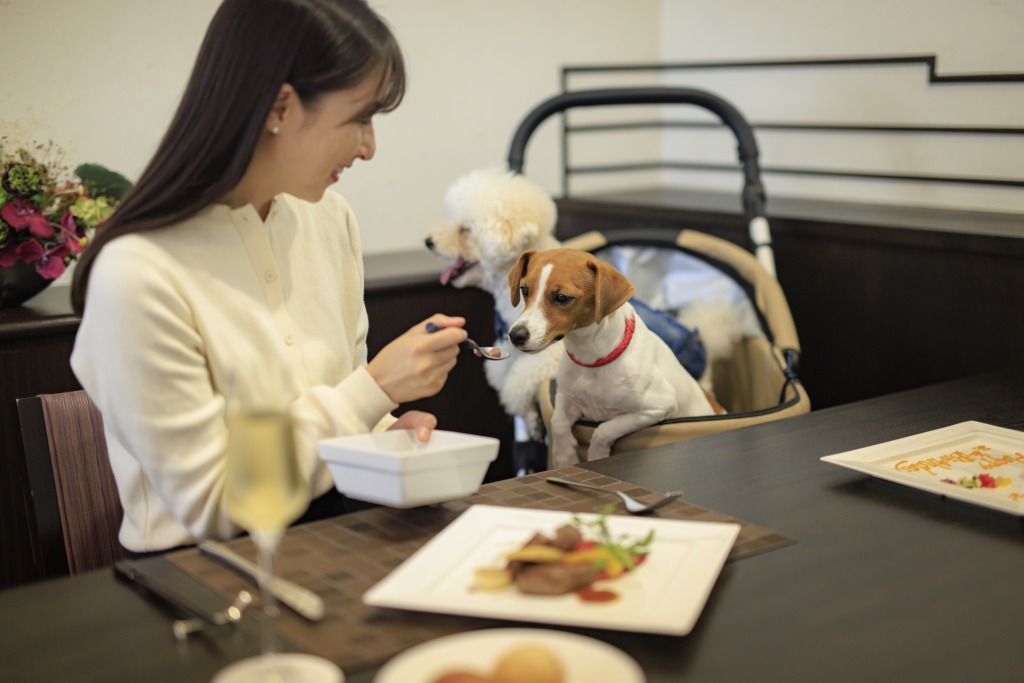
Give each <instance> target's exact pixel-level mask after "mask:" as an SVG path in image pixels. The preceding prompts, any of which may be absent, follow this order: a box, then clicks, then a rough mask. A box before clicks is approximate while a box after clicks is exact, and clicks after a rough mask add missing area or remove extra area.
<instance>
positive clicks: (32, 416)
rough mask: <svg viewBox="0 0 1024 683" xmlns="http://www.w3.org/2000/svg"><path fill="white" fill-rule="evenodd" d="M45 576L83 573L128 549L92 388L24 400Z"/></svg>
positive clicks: (21, 408) (27, 451)
mask: <svg viewBox="0 0 1024 683" xmlns="http://www.w3.org/2000/svg"><path fill="white" fill-rule="evenodd" d="M18 414H19V418H20V421H21V431H22V437H23V441H24V444H25V457H26V461H27V463H26V464H27V466H28V473H29V483H30V485H31V488H32V505H33V508H34V511H35V516H36V525H37V529H38V532H39V539H40V546H41V551H42V564H43V567H42V569H43V575H44V576H47V577H50V576H57V575H61V574H66V573H71V574H78V573H81V572H86V571H89V570H92V569H99V568H102V567H107V566H110V565H112V564H113V563H114V561H116V560H118V559H122V558H124V557H127V556H128V551H127V550H125V549H124V547H123V546H121V544H120V542H119V541H118V539H117V535H118V530H119V529H120V526H121V519H122V517H123V516H124V510H123V508H122V507H121V502H120V499H119V498H118V495H117V486H116V485H115V483H114V474H113V472H112V471H111V469H110V461H109V460H108V459H107V444H106V441H105V439H104V435H103V421H102V418H101V416H100V413H99V410H97V408H96V406H95V405H93V403H92V401H91V400H89V397H88V396H86V394H85V392H84V391H72V392H66V393H62V394H41V395H39V396H33V397H30V398H22V399H18Z"/></svg>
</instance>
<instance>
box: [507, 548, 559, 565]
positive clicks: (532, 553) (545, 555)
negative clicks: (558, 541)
mask: <svg viewBox="0 0 1024 683" xmlns="http://www.w3.org/2000/svg"><path fill="white" fill-rule="evenodd" d="M564 556H565V552H564V551H562V550H559V549H558V548H555V547H553V546H550V545H528V546H524V547H522V548H520V549H519V550H517V551H515V552H513V553H509V554H508V555H507V556H506V558H505V559H507V560H508V561H509V562H538V563H544V562H559V561H561V559H562V557H564Z"/></svg>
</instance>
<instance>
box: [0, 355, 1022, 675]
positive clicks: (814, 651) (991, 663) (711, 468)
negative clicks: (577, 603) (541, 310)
mask: <svg viewBox="0 0 1024 683" xmlns="http://www.w3.org/2000/svg"><path fill="white" fill-rule="evenodd" d="M812 397H813V392H812ZM966 421H977V422H982V423H986V424H989V425H994V426H997V427H1002V428H1009V429H1012V430H1024V368H1008V369H1006V370H1003V371H1000V372H994V373H989V374H984V375H977V376H971V377H963V378H959V379H953V380H950V381H946V382H942V383H939V384H935V385H931V386H925V387H920V388H916V389H911V390H908V391H903V392H900V393H895V394H891V395H886V396H881V397H876V398H871V399H868V400H864V401H859V402H856V403H850V404H846V405H841V406H835V407H830V408H826V409H822V410H812V411H811V412H809V413H807V414H805V415H801V416H796V417H791V418H787V419H783V420H777V421H767V422H763V423H761V424H757V425H753V426H748V427H744V428H741V429H735V430H732V431H726V432H721V433H718V434H713V435H709V436H703V437H700V438H695V439H691V440H688V441H682V442H678V443H673V444H667V445H662V446H657V447H652V448H649V449H646V450H643V451H638V452H633V453H626V454H621V455H616V456H613V457H610V458H607V459H604V460H600V461H596V462H586V463H581V464H579V465H577V466H573V467H570V468H563V469H562V470H557V471H555V472H538V473H534V474H531V475H529V476H525V477H518V478H514V479H509V480H504V481H500V482H494V483H491V484H486V485H484V486H483V487H482V488H481V489H480V491H479V492H478V493H477V494H475V496H474V497H471V498H470V499H468V500H466V501H455V502H453V503H446V504H442V505H436V506H428V507H425V508H415V509H408V510H397V509H387V508H370V509H367V510H363V511H360V512H355V513H351V514H348V515H344V516H342V517H338V518H331V519H326V520H320V521H316V522H311V523H308V524H305V525H302V526H297V527H293V528H291V529H289V530H288V533H287V534H286V536H285V541H284V543H283V545H282V548H281V551H280V558H279V560H278V562H277V565H276V568H277V569H279V572H280V573H281V574H282V575H284V576H286V577H287V578H290V579H293V580H295V581H296V582H299V583H304V584H305V585H307V587H310V588H313V589H314V590H316V591H317V592H319V593H321V595H322V596H323V597H324V600H325V603H326V605H327V617H326V618H325V619H324V620H323V621H321V622H318V623H313V622H306V621H305V620H302V619H300V618H298V617H297V616H296V615H293V614H287V615H286V613H287V612H288V610H282V613H281V617H282V618H281V637H282V646H283V647H284V649H291V650H299V651H309V652H313V653H315V654H319V655H321V656H326V657H328V658H331V659H334V660H335V661H336V662H337V663H339V665H341V667H342V668H343V669H344V671H345V675H346V681H347V683H372V682H373V681H374V680H375V677H376V676H377V672H378V671H379V670H380V668H381V666H382V665H384V664H385V663H386V662H387V661H389V660H390V659H391V658H392V657H395V656H398V655H400V654H401V653H402V652H404V651H407V650H408V649H409V648H410V647H413V646H415V645H417V644H419V643H423V642H430V641H431V640H433V639H437V638H441V637H444V636H446V635H451V634H457V633H465V632H469V631H473V630H476V629H482V628H491V627H510V626H522V627H529V628H539V629H551V630H553V631H554V630H557V631H563V632H569V633H575V634H581V635H585V636H589V637H591V638H595V639H598V640H601V641H604V642H605V643H608V644H610V645H612V646H614V647H615V648H618V649H619V650H621V651H622V652H624V653H626V654H627V655H628V656H630V657H632V658H633V659H634V660H635V661H636V662H637V663H638V664H639V666H640V667H641V669H642V670H643V674H644V676H645V677H646V681H647V683H669V682H673V683H675V682H677V681H691V682H693V683H737V682H751V681H757V682H772V681H779V682H783V681H785V682H787V683H792V682H804V681H807V682H815V683H817V682H819V681H830V682H843V681H850V682H858V683H861V682H864V681H914V682H916V681H929V682H945V681H949V682H959V681H985V682H986V683H994V682H1000V681H1006V682H1016V683H1019V682H1020V681H1024V644H1022V643H1024V641H1022V638H1021V635H1020V634H1019V633H1018V632H1017V631H1016V630H1015V629H1016V627H1017V626H1019V625H1021V624H1022V622H1024V518H1022V516H1021V515H1022V514H1024V512H1022V511H1021V510H1017V511H1008V510H1001V509H994V508H992V507H987V506H983V505H978V504H975V503H972V502H967V501H964V500H959V499H957V498H956V497H953V496H946V495H940V494H938V493H936V492H934V491H930V490H924V489H921V488H917V487H913V486H908V485H904V484H902V483H897V482H894V481H889V480H886V479H884V478H881V477H876V476H871V475H869V474H866V473H863V472H859V471H855V470H852V469H849V468H846V467H841V466H838V465H837V464H835V463H833V462H826V461H823V460H822V457H823V456H828V455H832V454H836V453H843V452H848V451H851V450H854V449H861V448H865V447H869V446H874V445H877V444H882V443H885V442H889V441H892V440H895V439H900V438H903V437H909V436H913V435H916V434H921V433H924V432H928V431H931V430H935V429H939V428H942V427H947V426H950V425H956V424H959V423H963V422H966ZM1020 443H1021V449H1022V450H1024V432H1022V433H1021V434H1020ZM548 474H558V475H559V476H563V475H568V476H570V477H576V478H579V479H581V480H584V479H586V480H590V481H598V482H604V483H607V484H609V485H612V486H615V487H618V488H619V489H620V490H624V491H629V492H632V493H635V494H636V495H637V496H638V497H641V498H644V499H646V500H654V499H656V498H657V497H659V496H660V494H661V492H664V491H667V490H676V489H678V490H682V491H683V495H682V497H681V498H680V499H679V500H678V501H674V502H673V503H672V504H670V505H667V506H665V507H664V508H662V509H660V510H659V511H658V512H657V513H655V514H656V515H657V517H658V518H666V519H688V520H693V521H708V522H715V521H734V522H737V523H740V524H741V525H742V530H741V532H740V535H739V538H738V539H737V541H736V545H735V546H734V547H733V550H732V554H730V556H729V558H728V560H727V561H726V562H725V564H724V565H723V566H722V569H721V572H720V573H719V575H718V577H717V580H716V581H715V582H714V584H713V588H712V589H711V592H710V594H709V596H708V599H707V602H706V604H704V607H703V609H702V610H701V612H700V615H699V618H698V619H697V621H696V624H695V626H694V627H693V628H692V630H691V631H689V632H688V633H687V634H685V635H671V634H657V633H646V632H643V631H642V630H630V631H626V630H620V629H616V628H614V627H613V626H612V627H608V628H594V627H590V626H586V627H581V626H578V625H576V626H574V625H571V624H570V625H566V624H538V623H531V622H530V621H529V620H528V619H526V620H523V621H519V620H516V621H513V620H507V619H500V618H497V619H495V618H482V617H479V616H460V615H451V614H448V615H445V614H436V613H429V612H418V611H411V610H402V609H396V608H387V607H374V606H370V605H366V604H365V603H364V602H363V600H362V596H363V594H364V593H365V590H366V588H367V587H369V586H372V585H374V584H375V583H376V582H377V581H379V580H380V579H382V578H383V577H385V576H387V575H388V574H389V573H390V572H391V571H393V570H394V568H395V567H398V566H400V565H401V564H402V563H403V562H404V561H405V560H406V559H407V558H408V557H409V556H410V555H411V554H412V553H414V552H415V551H416V550H417V549H418V548H420V547H422V546H423V545H424V544H425V543H427V542H429V540H430V539H431V538H432V537H434V536H435V535H436V534H437V533H438V532H439V531H441V530H442V529H444V528H445V527H446V526H447V525H448V524H450V523H451V522H452V521H453V520H454V519H456V518H458V516H459V515H460V514H462V513H463V512H464V511H465V510H466V509H469V506H470V505H474V504H477V503H484V504H499V505H508V506H513V507H523V508H529V507H533V506H537V507H540V508H545V509H564V510H566V511H585V510H588V509H596V507H597V506H600V505H604V504H606V503H608V502H612V501H614V500H615V499H610V500H609V498H607V497H602V496H601V495H600V494H593V493H587V492H582V491H579V492H573V491H570V490H568V489H564V488H562V487H556V486H554V485H552V484H546V483H545V482H544V481H543V478H544V477H545V476H546V475H548ZM1014 476H1018V477H1019V476H1021V475H1020V474H1019V473H1017V474H1015V475H1014ZM672 506H676V507H675V508H673V507H672ZM1022 510H1024V508H1022ZM619 511H621V507H620V508H619ZM247 544H249V541H248V539H246V538H239V539H235V540H234V541H232V542H231V544H230V545H232V546H233V547H235V548H236V549H237V550H239V551H241V552H243V553H247V552H249V550H250V549H249V548H248V546H247ZM249 545H251V544H249ZM137 566H138V567H140V568H141V569H143V570H144V571H146V572H148V573H150V574H151V575H152V576H154V577H157V578H159V579H161V580H166V582H167V583H168V585H172V586H177V587H178V588H179V589H180V590H182V591H184V592H185V593H188V594H189V595H190V596H191V597H192V598H194V599H195V600H197V601H200V602H202V601H205V602H206V603H207V604H210V605H217V604H220V605H224V604H226V603H227V602H228V601H229V598H230V597H231V595H232V594H234V593H235V592H236V591H237V590H238V588H239V587H240V586H245V585H247V584H246V580H245V579H244V578H242V577H240V576H239V575H238V574H236V573H234V572H232V571H230V570H228V569H226V568H223V567H222V566H221V565H219V564H217V563H215V562H212V561H210V560H209V558H205V557H203V556H202V555H201V554H200V553H198V552H196V551H195V549H185V550H179V551H175V552H171V553H168V554H165V555H160V556H156V557H150V558H146V559H144V560H139V561H138V562H137ZM666 608H667V609H671V605H669V606H666ZM254 612H255V610H249V611H248V612H247V613H246V616H245V617H244V618H243V619H242V620H241V622H239V624H237V625H235V626H229V627H222V628H217V629H209V630H207V631H202V632H200V633H197V634H193V635H192V636H190V637H188V638H187V639H184V640H178V639H175V638H174V637H173V636H172V623H173V622H174V620H175V618H176V617H178V616H181V614H180V613H179V614H176V613H175V611H174V609H172V608H171V607H170V606H169V605H168V604H167V603H166V602H165V601H164V600H162V599H159V598H157V597H155V596H154V595H152V594H150V593H148V592H147V591H145V590H141V589H140V588H139V586H137V585H134V584H132V583H131V582H126V581H124V580H122V579H121V578H118V577H117V576H116V575H115V573H114V572H113V571H111V570H110V569H102V570H96V571H92V572H89V573H85V574H80V575H77V576H72V577H65V578H58V579H52V580H47V581H43V582H39V583H35V584H31V585H28V586H21V587H16V588H12V589H8V590H5V591H2V592H0V625H2V626H0V633H2V636H0V681H5V682H8V683H11V682H16V681H17V682H20V681H26V682H28V681H33V682H35V681H97V682H98V681H103V682H105V683H118V682H121V681H125V682H127V681H133V682H134V681H147V682H149V683H161V682H164V681H166V682H172V681H174V682H178V681H208V680H210V679H211V677H212V676H213V675H214V674H215V673H216V672H217V671H218V670H220V669H221V668H223V667H225V666H226V665H228V664H230V663H231V662H233V661H235V660H237V659H240V658H242V657H245V656H249V655H252V654H256V653H257V652H258V651H259V647H260V635H259V627H260V619H259V618H258V617H257V616H256V615H255V614H254ZM409 683H415V682H413V681H410V682H409ZM601 683H615V681H607V682H604V681H602V682H601Z"/></svg>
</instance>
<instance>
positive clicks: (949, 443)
mask: <svg viewBox="0 0 1024 683" xmlns="http://www.w3.org/2000/svg"><path fill="white" fill-rule="evenodd" d="M822 460H824V461H825V462H831V463H833V464H836V465H841V466H842V467H847V468H849V469H852V470H857V471H859V472H864V473H866V474H870V475H873V476H876V477H879V478H881V479H887V480H889V481H893V482H896V483H899V484H904V485H906V486H911V487H913V488H917V489H922V490H925V491H931V492H932V493H936V494H939V495H941V496H947V497H949V498H956V499H959V500H964V501H967V502H970V503H975V504H977V505H982V506H985V507H990V508H995V509H997V510H1003V511H1006V512H1012V513H1015V514H1018V515H1024V432H1019V431H1017V430H1015V429H1006V428H1004V427H996V426H994V425H990V424H985V423H984V422H961V423H959V424H955V425H951V426H949V427H943V428H941V429H936V430H932V431H930V432H924V433H921V434H914V435H913V436H908V437H905V438H902V439H896V440H894V441H888V442H886V443H881V444H877V445H875V446H868V447H867V448H859V449H857V450H853V451H847V452H845V453H836V454H835V455H828V456H825V457H823V458H822Z"/></svg>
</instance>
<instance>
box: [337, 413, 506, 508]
mask: <svg viewBox="0 0 1024 683" xmlns="http://www.w3.org/2000/svg"><path fill="white" fill-rule="evenodd" d="M498 445H499V442H498V440H497V439H495V438H492V437H489V436H477V435H475V434H463V433H461V432H448V431H444V430H440V429H435V430H434V431H433V433H432V434H431V435H430V441H429V442H427V443H422V442H420V441H418V440H417V439H416V434H415V432H414V431H413V430H410V429H406V430H392V431H386V432H377V433H374V434H356V435H354V436H339V437H335V438H332V439H324V440H323V441H321V442H320V443H319V444H317V449H318V451H319V453H320V458H321V459H322V460H323V461H325V462H326V463H327V465H328V467H330V469H331V476H332V477H334V486H335V487H336V488H337V489H338V490H339V491H341V492H342V493H343V494H345V495H346V496H348V497H349V498H355V499H357V500H365V501H368V502H371V503H378V504H381V505H388V506H390V507H398V508H408V507H416V506H418V505H431V504H433V503H442V502H444V501H448V500H456V499H459V498H465V497H466V496H469V495H472V494H473V493H475V492H476V491H477V489H479V488H480V484H481V483H482V482H483V480H484V475H485V474H486V473H487V465H488V464H490V463H491V461H493V460H494V459H495V458H496V457H497V456H498Z"/></svg>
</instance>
